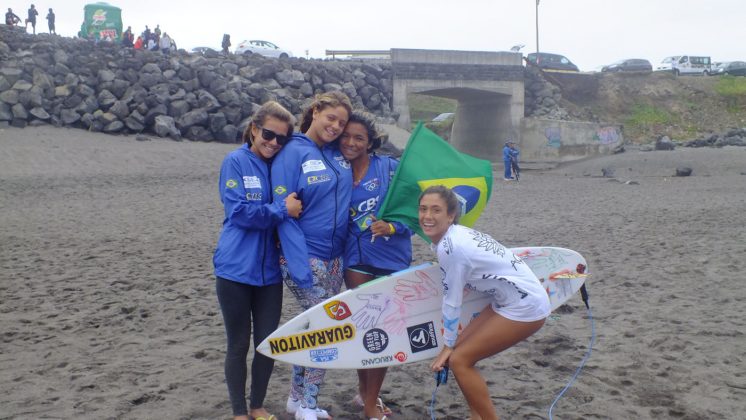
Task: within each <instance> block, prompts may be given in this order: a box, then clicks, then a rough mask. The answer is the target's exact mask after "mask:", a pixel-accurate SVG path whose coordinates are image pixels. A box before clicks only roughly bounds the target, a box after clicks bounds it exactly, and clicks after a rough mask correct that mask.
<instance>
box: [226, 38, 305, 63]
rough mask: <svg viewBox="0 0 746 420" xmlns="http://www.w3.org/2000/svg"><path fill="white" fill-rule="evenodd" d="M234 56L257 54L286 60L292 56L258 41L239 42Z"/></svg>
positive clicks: (269, 44) (273, 45) (276, 47)
mask: <svg viewBox="0 0 746 420" xmlns="http://www.w3.org/2000/svg"><path fill="white" fill-rule="evenodd" d="M236 54H259V55H263V56H265V57H279V58H288V57H292V56H293V54H292V53H291V52H290V51H288V50H283V49H282V48H280V47H278V46H277V45H275V44H273V43H271V42H269V41H260V40H258V39H252V40H246V41H241V42H240V43H239V44H238V46H237V47H236Z"/></svg>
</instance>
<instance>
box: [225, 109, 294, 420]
mask: <svg viewBox="0 0 746 420" xmlns="http://www.w3.org/2000/svg"><path fill="white" fill-rule="evenodd" d="M294 122H295V118H294V117H293V116H292V114H290V112H288V111H287V110H286V109H285V108H283V107H282V105H280V104H278V103H277V102H273V101H270V102H267V103H266V104H264V105H263V106H262V107H261V108H259V110H258V111H257V112H256V113H255V114H254V115H253V117H252V118H251V123H250V124H249V126H248V127H247V128H246V131H245V132H244V141H245V142H246V143H245V144H244V145H243V146H241V147H240V148H239V149H236V150H234V151H233V152H231V153H229V154H228V155H227V156H226V157H225V159H224V160H223V165H222V167H221V168H220V183H219V188H220V199H221V201H222V202H223V206H224V208H225V219H224V220H223V230H222V232H221V233H220V239H219V240H218V245H217V249H216V250H215V256H214V257H213V264H214V265H215V276H216V277H217V282H216V291H217V295H218V301H219V302H220V309H221V311H222V313H223V321H224V323H225V332H226V336H227V342H228V343H227V351H226V355H225V366H224V367H225V381H226V383H227V384H228V394H229V396H230V400H231V406H232V409H233V416H234V419H248V418H249V416H248V414H249V411H248V410H247V407H246V378H247V367H246V357H247V355H248V352H249V341H250V339H251V330H252V321H253V327H254V328H253V329H254V346H255V347H256V345H257V344H259V343H261V342H262V341H263V340H264V339H265V338H266V337H267V336H268V335H269V334H270V333H271V332H272V331H274V330H275V329H277V325H278V324H279V322H280V314H281V312H282V276H281V274H280V264H279V261H280V251H279V248H278V245H277V239H276V236H275V228H276V226H277V225H278V224H279V223H281V222H282V221H283V220H286V219H289V218H297V217H298V216H299V215H300V212H301V202H300V201H299V200H298V198H297V197H296V194H295V193H292V194H288V195H286V197H285V198H284V199H283V200H275V201H274V202H272V193H271V187H270V179H269V169H270V167H269V164H270V161H271V160H272V158H273V157H274V156H275V154H277V152H279V151H280V149H281V148H282V147H283V145H284V144H285V143H286V142H287V141H288V139H289V137H290V135H291V134H292V132H293V125H294ZM273 367H274V359H270V358H268V357H266V356H264V355H262V354H259V353H256V352H254V358H253V361H252V363H251V394H250V408H251V418H255V419H258V418H265V419H270V418H274V416H271V415H270V414H269V413H267V410H265V409H264V407H263V404H264V397H265V396H266V394H267V385H268V384H269V378H270V375H271V374H272V369H273Z"/></svg>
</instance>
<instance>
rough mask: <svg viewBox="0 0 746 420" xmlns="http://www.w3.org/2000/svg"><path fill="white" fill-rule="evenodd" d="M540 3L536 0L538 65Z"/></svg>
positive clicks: (537, 54)
mask: <svg viewBox="0 0 746 420" xmlns="http://www.w3.org/2000/svg"><path fill="white" fill-rule="evenodd" d="M539 1H540V0H536V64H537V65H538V64H539V60H540V59H539Z"/></svg>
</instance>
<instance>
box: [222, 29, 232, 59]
mask: <svg viewBox="0 0 746 420" xmlns="http://www.w3.org/2000/svg"><path fill="white" fill-rule="evenodd" d="M220 46H221V47H222V48H223V54H225V55H228V49H229V48H230V46H231V36H230V35H228V34H223V42H222V43H221V44H220Z"/></svg>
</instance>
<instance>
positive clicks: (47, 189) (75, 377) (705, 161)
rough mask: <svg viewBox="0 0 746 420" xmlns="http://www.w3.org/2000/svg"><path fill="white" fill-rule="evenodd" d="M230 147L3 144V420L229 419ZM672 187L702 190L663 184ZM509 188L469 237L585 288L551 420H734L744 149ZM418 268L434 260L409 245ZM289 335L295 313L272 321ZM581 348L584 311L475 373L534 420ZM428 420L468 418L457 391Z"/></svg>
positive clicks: (37, 133)
mask: <svg viewBox="0 0 746 420" xmlns="http://www.w3.org/2000/svg"><path fill="white" fill-rule="evenodd" d="M235 147H236V145H223V144H212V143H194V142H188V141H186V142H173V141H171V140H162V139H155V138H154V139H153V140H151V141H137V140H135V138H134V137H114V136H107V135H102V134H93V133H88V132H86V131H82V130H72V129H59V128H52V127H29V128H26V129H23V130H20V129H14V128H9V129H4V130H0V296H1V297H2V302H1V303H0V326H2V339H1V341H0V371H2V372H3V375H2V377H0V407H1V408H0V418H2V419H5V418H13V419H16V418H18V419H21V418H126V419H150V418H174V419H176V418H184V419H225V418H230V404H229V402H228V395H227V390H226V388H225V384H224V379H223V368H222V360H223V356H224V331H223V326H222V317H221V315H220V310H219V307H218V304H217V299H216V297H215V292H214V277H213V275H212V252H213V250H214V247H215V243H216V241H217V238H218V234H219V230H220V225H221V222H222V219H221V218H222V208H221V204H220V200H219V198H218V193H217V176H218V170H219V167H220V163H221V161H222V159H223V157H224V155H225V154H226V153H227V152H229V151H230V150H232V149H233V148H235ZM678 166H690V167H692V168H693V170H694V171H693V174H692V176H690V177H673V176H672V175H673V174H674V173H675V169H676V167H678ZM602 168H614V170H615V174H616V176H617V178H615V179H608V178H603V177H601V169H602ZM501 171H502V168H501V167H500V166H498V167H497V168H496V171H495V176H496V178H497V179H496V180H495V186H494V191H493V196H492V200H491V202H490V204H489V207H488V209H487V211H486V213H485V214H484V215H483V217H482V218H481V219H480V220H479V222H478V224H477V226H476V228H478V229H480V230H482V231H485V232H487V233H490V234H491V235H493V236H494V237H495V238H496V239H498V240H499V241H501V242H502V243H504V244H505V245H508V246H529V245H547V246H561V247H567V248H572V249H575V250H577V251H579V252H581V253H582V254H583V255H584V256H585V257H586V259H587V260H588V262H589V267H590V271H591V273H592V277H591V278H590V280H589V284H588V290H589V292H590V295H591V298H590V303H591V306H592V310H593V316H594V319H595V333H596V343H595V345H594V347H593V354H592V356H591V357H590V360H589V361H588V364H587V366H586V368H585V370H583V372H582V373H581V374H580V376H579V377H578V378H577V381H576V382H575V384H574V385H573V386H572V388H570V389H569V390H568V391H567V393H566V394H565V396H564V397H563V399H561V400H560V401H559V402H558V403H557V405H556V406H555V407H554V411H553V414H554V417H555V418H561V419H593V418H598V419H607V418H612V419H627V418H636V419H647V418H650V419H653V418H655V419H658V418H675V419H692V420H693V419H704V418H706V419H732V418H738V417H740V416H741V415H742V413H743V412H744V410H745V409H746V360H745V359H746V356H744V350H743V349H744V348H746V336H745V334H746V321H744V313H746V310H744V305H746V287H744V278H745V275H744V272H746V262H744V261H745V259H744V256H746V213H745V212H746V175H745V174H746V148H730V147H729V148H724V149H677V150H675V151H673V152H640V151H636V150H630V151H628V152H626V153H623V154H620V155H614V156H606V157H600V158H594V159H589V160H584V161H581V162H575V163H572V164H565V165H562V166H559V167H557V168H554V169H551V170H541V171H538V170H536V171H524V173H523V174H522V178H521V182H520V183H515V182H505V181H502V176H501ZM627 181H631V182H627ZM415 256H416V261H415V262H423V261H429V260H432V259H433V256H432V255H431V254H430V251H429V250H428V249H427V247H426V246H425V245H424V242H423V241H421V240H420V239H416V240H415ZM297 313H298V307H297V305H296V303H295V301H294V299H293V297H292V295H291V294H290V293H286V299H285V303H284V306H283V319H284V320H285V319H289V318H290V317H292V316H294V315H295V314H297ZM590 337H591V327H590V323H589V320H588V317H587V312H586V310H585V307H584V305H583V303H582V301H581V299H580V298H579V297H577V298H574V299H572V300H571V301H570V303H569V305H566V306H564V307H563V308H561V310H559V311H557V312H555V313H554V314H553V316H552V317H551V318H550V319H549V321H548V322H547V324H546V326H545V327H544V328H543V329H542V330H541V331H540V332H539V333H537V334H536V335H535V336H534V337H532V338H530V339H529V340H528V341H526V342H524V343H521V344H520V345H518V346H516V347H514V348H512V349H510V350H508V351H507V352H505V353H503V354H501V355H498V356H495V357H492V358H490V359H488V360H486V361H484V362H483V363H481V364H480V366H481V368H482V372H483V374H484V376H485V377H486V378H487V379H488V382H489V384H490V391H491V394H492V398H493V401H494V403H495V405H496V406H497V408H498V412H499V413H500V415H501V416H502V418H506V419H514V418H536V419H539V418H546V417H547V410H548V408H549V406H550V404H551V403H552V401H553V399H554V397H555V396H556V394H557V393H558V392H559V391H560V390H561V389H562V388H563V387H564V385H565V384H566V382H567V381H568V380H569V379H570V377H571V376H572V374H573V372H574V371H575V369H576V367H577V365H578V363H579V362H580V360H581V359H582V357H583V355H584V353H585V351H586V348H587V345H588V342H589V339H590ZM289 377H290V368H289V366H287V365H284V364H279V363H278V364H277V365H276V369H275V373H274V375H273V377H272V381H271V385H270V390H269V395H268V397H267V400H266V406H267V408H268V409H269V410H270V411H271V412H273V413H275V414H277V415H279V417H280V418H281V419H289V418H291V416H289V415H285V414H284V403H285V399H286V397H287V392H288V387H289V379H290V378H289ZM434 385H435V382H434V379H433V376H432V374H431V373H429V372H428V370H427V365H426V364H423V363H419V364H409V365H405V366H402V367H401V368H397V369H393V368H392V369H390V370H389V375H388V377H387V380H386V383H385V384H384V389H383V392H382V396H383V398H384V400H385V401H387V403H388V404H389V406H390V407H391V408H392V409H393V410H394V412H395V415H394V416H393V417H392V418H395V419H426V418H430V414H429V412H428V406H429V404H430V398H431V394H432V391H433V388H434ZM355 393H356V375H354V374H353V373H351V372H349V371H330V372H329V373H328V374H327V381H326V383H325V385H324V389H323V390H322V393H321V398H320V405H321V406H322V407H323V408H327V409H328V410H329V411H330V412H331V413H332V414H333V415H334V416H335V418H337V419H356V418H362V413H361V411H360V410H359V409H357V408H356V407H355V406H354V405H353V404H352V403H351V400H352V397H353V396H354V394H355ZM436 415H437V417H438V418H439V419H460V418H464V417H466V416H467V415H468V409H467V406H466V404H465V402H464V400H463V397H461V395H460V393H459V391H458V388H457V385H456V381H455V380H453V378H451V380H450V381H449V383H448V384H447V385H446V386H445V387H441V388H440V389H439V390H438V393H437V401H436Z"/></svg>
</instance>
